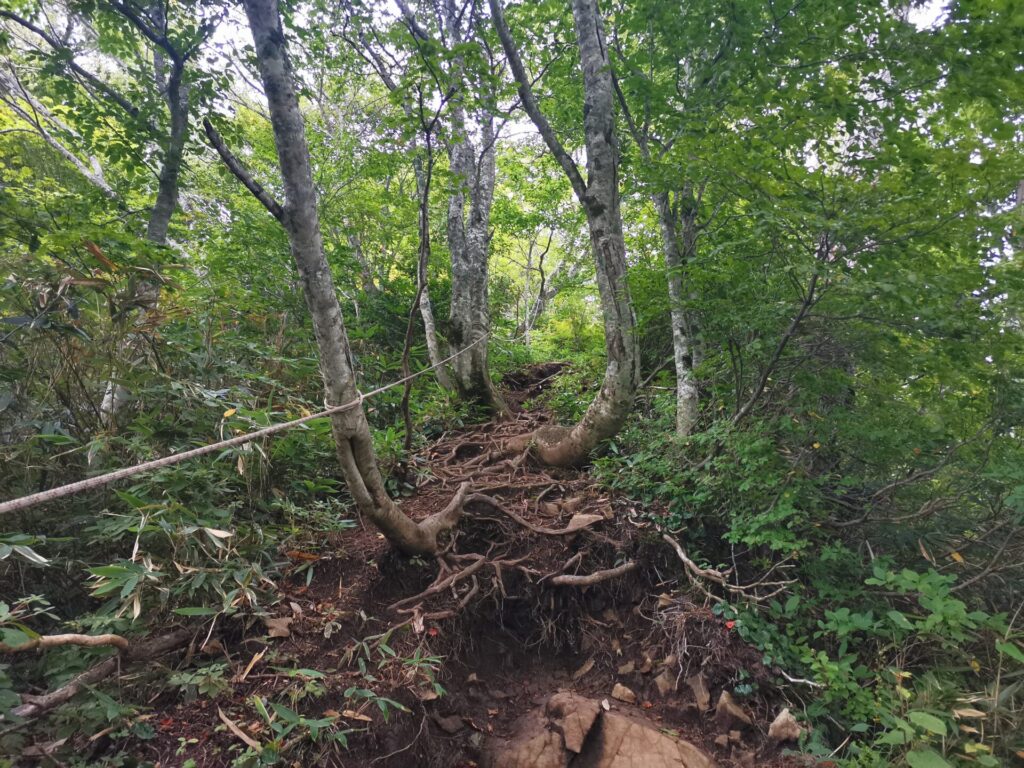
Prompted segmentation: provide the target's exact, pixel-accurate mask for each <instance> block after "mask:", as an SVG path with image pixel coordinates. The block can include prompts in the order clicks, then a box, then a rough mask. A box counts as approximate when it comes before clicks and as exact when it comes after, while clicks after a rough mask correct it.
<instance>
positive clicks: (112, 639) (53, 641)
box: [0, 634, 128, 653]
mask: <svg viewBox="0 0 1024 768" xmlns="http://www.w3.org/2000/svg"><path fill="white" fill-rule="evenodd" d="M59 645H84V646H89V647H96V646H100V645H113V646H115V647H117V648H120V649H121V650H122V651H127V650H128V641H127V640H125V639H124V638H123V637H121V636H120V635H77V634H67V635H42V636H40V637H36V638H33V639H32V640H29V641H28V642H27V643H22V644H21V645H6V644H5V643H0V653H21V652H22V651H31V650H32V649H33V648H55V647H57V646H59Z"/></svg>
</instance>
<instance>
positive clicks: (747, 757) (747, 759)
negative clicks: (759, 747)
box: [732, 749, 757, 768]
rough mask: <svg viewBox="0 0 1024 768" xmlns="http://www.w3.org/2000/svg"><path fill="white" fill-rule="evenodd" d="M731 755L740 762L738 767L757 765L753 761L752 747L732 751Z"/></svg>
mask: <svg viewBox="0 0 1024 768" xmlns="http://www.w3.org/2000/svg"><path fill="white" fill-rule="evenodd" d="M732 757H733V760H735V761H736V762H737V763H739V764H740V768H754V766H755V765H757V763H756V762H755V761H754V758H755V757H756V755H755V753H754V750H752V749H745V750H743V751H742V752H738V751H734V752H733V756H732Z"/></svg>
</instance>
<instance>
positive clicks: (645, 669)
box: [639, 654, 654, 675]
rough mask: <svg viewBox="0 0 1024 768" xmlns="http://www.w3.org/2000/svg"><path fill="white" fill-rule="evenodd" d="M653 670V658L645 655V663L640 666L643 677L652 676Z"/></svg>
mask: <svg viewBox="0 0 1024 768" xmlns="http://www.w3.org/2000/svg"><path fill="white" fill-rule="evenodd" d="M652 669H654V662H653V661H652V660H651V657H650V655H649V654H644V660H643V663H641V664H640V670H639V671H640V674H641V675H647V674H650V672H651V670H652Z"/></svg>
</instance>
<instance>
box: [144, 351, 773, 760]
mask: <svg viewBox="0 0 1024 768" xmlns="http://www.w3.org/2000/svg"><path fill="white" fill-rule="evenodd" d="M560 369H561V365H560V364H545V365H537V366H533V367H531V368H529V369H526V370H524V371H522V372H520V373H518V374H516V375H510V376H508V377H506V382H505V383H506V392H505V394H506V396H507V397H508V399H509V402H510V404H512V406H513V408H514V409H515V414H514V416H513V417H512V418H510V419H507V420H504V421H501V422H496V423H495V422H489V423H485V424H480V425H475V426H471V427H467V428H464V429H460V430H458V431H456V432H451V433H447V434H445V435H444V436H442V438H441V439H439V440H437V441H436V442H434V443H432V444H431V445H429V446H428V447H427V448H426V449H425V450H423V451H422V452H421V453H420V454H419V455H418V456H417V457H416V460H415V463H414V468H415V470H416V472H417V473H418V474H419V476H420V478H421V479H420V482H419V486H418V489H417V492H416V493H415V495H413V496H411V497H409V498H406V499H404V500H403V501H402V508H403V510H405V511H406V512H407V513H409V514H410V515H411V516H413V517H415V518H417V519H420V518H423V517H426V516H427V515H430V514H432V513H434V512H436V511H438V510H439V509H441V508H443V507H444V506H445V505H446V504H447V503H448V502H449V501H450V500H451V497H452V495H453V493H455V491H456V489H457V488H458V487H459V486H460V484H461V483H464V482H467V481H468V482H470V483H472V486H473V487H472V493H473V494H476V495H475V496H474V495H471V496H469V497H468V500H467V502H466V512H465V515H464V517H463V519H462V521H461V523H460V524H459V526H458V528H457V530H456V532H455V535H454V536H453V537H452V540H451V542H450V544H449V546H448V548H447V550H446V553H445V556H444V560H445V563H443V564H442V563H441V561H440V560H439V561H438V563H433V562H425V561H423V560H419V559H412V560H410V559H407V558H405V557H402V556H400V555H398V554H397V553H396V552H395V551H394V550H393V549H392V548H391V547H390V546H389V545H388V543H387V542H386V541H385V540H384V538H383V536H382V535H380V534H378V533H377V532H376V531H375V530H373V529H372V528H370V527H369V526H366V527H365V528H362V529H359V528H357V529H355V530H352V531H349V532H346V533H342V534H339V535H338V536H337V538H336V540H333V541H327V542H323V551H319V552H316V551H314V552H304V551H299V550H291V551H288V552H286V553H284V554H285V556H287V557H288V558H289V559H290V560H291V562H292V563H293V566H292V568H291V575H290V576H289V577H288V578H285V579H281V580H280V581H279V583H278V590H279V596H280V601H279V603H278V604H277V605H275V606H273V607H272V608H271V609H270V612H271V613H272V614H274V615H273V616H271V617H268V618H266V619H265V621H264V624H260V623H259V622H255V623H253V622H251V621H250V623H249V624H248V626H245V627H243V626H240V625H239V624H238V623H236V624H223V625H221V626H220V627H219V628H218V630H217V632H216V633H214V635H213V639H211V640H210V641H209V642H208V643H207V645H206V648H205V650H202V651H197V653H199V654H200V655H207V656H209V657H210V660H211V661H212V660H216V659H218V658H219V660H221V661H226V662H227V663H228V665H229V669H230V679H231V683H230V687H228V688H227V690H225V691H224V693H223V694H222V695H221V696H220V697H219V698H213V697H200V698H198V700H196V701H193V702H186V703H182V702H181V701H180V699H173V700H172V699H171V698H170V697H167V704H166V706H165V707H163V708H162V707H161V701H160V700H159V699H158V700H157V701H155V702H154V705H155V707H156V709H155V712H156V714H155V715H154V716H153V718H152V723H153V724H154V728H155V730H156V737H155V738H154V739H152V740H150V741H146V742H137V743H136V744H135V745H132V746H130V747H129V751H132V752H134V751H136V750H142V751H143V754H140V757H144V758H145V759H149V760H153V761H159V763H158V764H160V765H163V766H169V765H181V764H182V762H183V761H185V760H188V759H191V760H193V761H194V764H195V765H196V766H200V767H201V766H220V765H225V764H227V763H228V762H230V758H231V757H232V756H237V755H238V754H239V750H244V749H245V748H246V744H250V746H251V745H252V744H259V743H261V742H263V741H264V739H266V738H267V737H268V736H269V735H270V734H269V733H268V730H269V729H268V727H267V724H266V723H265V722H263V721H261V720H260V718H259V717H258V716H256V714H255V711H254V709H253V706H252V702H253V697H264V699H265V700H270V701H273V700H276V701H282V700H288V699H289V698H290V699H291V701H292V703H293V705H294V710H295V711H297V712H302V713H303V714H304V716H305V717H306V718H309V719H312V718H319V717H328V718H339V717H340V718H341V719H342V720H346V721H348V723H349V724H350V726H351V727H352V728H353V729H354V732H353V733H351V734H350V735H349V737H348V749H347V750H344V751H340V752H339V751H333V750H329V749H324V750H323V751H322V752H319V756H318V758H317V760H318V762H317V763H316V764H321V765H335V764H337V765H345V766H370V765H374V766H438V767H440V766H446V767H454V766H475V765H488V764H491V765H497V766H509V768H512V767H514V768H526V766H527V765H537V766H541V765H549V764H550V765H552V766H554V765H562V764H566V765H568V764H570V763H568V762H559V760H563V761H565V760H568V758H570V757H572V756H573V755H572V754H570V753H564V755H562V756H561V757H558V758H557V759H556V760H555V762H551V763H547V762H543V761H542V760H540V759H539V758H538V759H537V760H533V759H529V760H528V761H526V762H523V761H522V760H520V762H515V761H514V760H513V761H512V762H504V763H494V762H492V758H493V756H494V755H495V754H504V755H508V754H511V753H510V752H509V751H508V749H507V747H508V743H507V742H505V741H503V740H505V739H511V738H513V737H514V736H515V735H516V733H517V732H519V731H521V729H522V726H523V722H524V720H525V721H528V722H530V721H532V722H533V724H534V727H535V728H538V727H539V728H540V731H539V732H540V733H550V732H551V729H552V724H551V723H544V722H541V721H543V716H542V715H541V714H540V713H541V712H542V711H543V709H544V705H545V703H546V702H548V701H549V699H550V698H551V697H552V696H553V695H554V694H557V693H559V692H560V691H562V692H564V691H570V692H573V693H575V694H577V695H579V696H582V697H586V699H587V700H589V702H593V703H588V704H587V705H588V706H598V705H597V704H596V703H597V702H606V707H607V708H608V709H610V712H611V713H612V715H614V714H625V715H626V716H627V717H628V718H632V719H631V720H628V721H625V720H624V721H623V722H634V720H636V721H640V722H644V723H646V724H648V725H649V726H651V727H653V728H655V729H657V730H662V731H663V732H665V733H668V734H671V735H678V736H679V737H680V738H682V739H686V740H688V741H690V742H692V743H693V744H694V745H696V746H697V747H699V748H700V749H701V750H703V751H704V752H705V753H706V754H707V755H709V756H712V757H713V759H714V760H715V761H716V762H717V763H718V764H719V765H722V766H731V765H737V766H739V765H742V766H747V765H754V764H757V765H786V764H792V763H790V762H787V761H788V758H785V757H783V756H781V754H780V753H779V751H778V749H777V748H775V747H772V746H769V744H768V740H767V737H766V734H767V730H768V723H769V721H770V720H771V718H772V717H773V716H774V714H775V713H776V712H777V710H778V709H779V708H780V706H781V705H777V702H774V701H771V700H769V699H765V698H762V697H761V693H756V694H754V695H752V696H750V697H748V698H746V699H745V700H743V702H742V709H743V710H745V712H747V713H749V714H750V715H751V716H752V717H751V722H750V723H748V724H744V723H742V722H740V721H739V720H738V719H737V720H733V721H730V718H729V717H728V715H727V714H726V713H719V714H718V716H717V717H716V712H715V707H714V705H715V703H716V702H717V701H718V699H719V696H720V692H721V691H722V690H726V689H728V690H730V691H732V690H734V687H735V686H736V684H737V682H738V681H739V680H741V679H744V680H746V682H747V683H750V682H757V681H762V682H764V681H766V680H767V679H768V677H769V670H766V669H765V668H764V667H763V666H762V665H761V663H760V654H759V653H757V652H756V651H755V650H754V649H752V648H750V647H748V646H746V645H745V644H743V643H742V642H741V641H740V639H739V638H738V637H736V635H735V633H731V632H730V629H731V627H730V626H727V623H726V622H724V621H723V620H722V619H720V618H719V617H717V616H715V615H714V614H713V613H712V612H711V611H710V610H709V609H708V608H707V607H702V606H698V605H694V604H693V603H691V602H689V601H688V600H687V599H686V598H685V597H682V596H675V594H674V589H675V587H676V586H679V585H678V584H677V582H676V575H677V574H679V573H680V567H679V562H678V560H675V555H674V553H672V552H671V550H670V549H669V547H667V546H666V545H665V543H664V542H662V541H661V539H660V535H655V531H654V530H653V529H652V528H650V527H649V526H651V523H650V522H647V521H645V520H644V519H643V515H642V514H641V512H642V511H641V510H640V509H638V508H637V507H636V505H633V504H631V503H630V502H629V501H628V500H626V499H622V498H616V497H615V496H613V495H611V494H609V493H608V492H607V491H606V490H604V489H602V488H601V487H599V486H597V485H596V484H595V482H594V480H593V479H592V478H591V477H590V476H589V475H588V474H587V473H586V472H585V471H576V470H564V469H559V470H551V469H546V468H545V469H542V468H539V467H537V466H535V465H534V464H533V463H532V462H531V461H530V460H529V459H528V457H526V456H518V457H511V458H510V457H508V456H506V455H503V454H502V452H501V451H500V450H499V444H500V442H501V441H503V440H505V439H506V438H508V437H510V436H512V435H517V434H522V433H525V432H528V431H531V430H533V429H535V428H536V427H537V426H539V425H540V424H542V423H544V422H545V421H546V420H547V419H548V418H549V416H548V414H547V413H546V412H545V411H543V410H541V409H537V408H534V407H529V408H528V409H524V407H523V406H524V404H526V405H527V406H530V405H531V404H530V402H529V401H530V400H531V399H532V398H534V397H536V396H537V395H539V394H541V393H542V392H543V389H544V387H545V384H546V383H547V382H548V381H550V379H551V378H552V377H554V376H555V375H557V373H558V372H559V370H560ZM488 498H489V499H491V500H493V501H495V502H497V504H498V505H500V507H501V508H502V510H504V511H501V510H499V509H498V508H496V507H495V505H494V504H493V503H491V502H490V501H485V500H484V499H488ZM515 518H518V519H515ZM577 527H578V530H575V531H574V532H573V533H568V534H565V533H561V532H563V531H565V530H566V529H573V528H577ZM542 531H543V532H542ZM555 531H557V532H559V533H558V534H557V535H556V534H554V533H553V532H555ZM311 549H313V547H311ZM634 562H635V563H637V567H635V568H632V569H630V568H622V567H621V566H623V565H628V564H629V563H634ZM439 566H440V568H441V571H440V573H439V571H438V568H439ZM616 568H618V570H617V571H614V573H620V572H623V571H624V573H622V575H618V576H616V577H614V578H609V579H607V580H604V581H601V582H599V583H597V584H594V585H592V586H587V587H585V588H583V587H581V586H578V585H574V584H571V583H569V584H566V585H555V584H554V583H553V582H554V580H555V577H556V576H558V575H563V576H577V575H579V576H583V575H586V574H594V573H596V572H598V571H607V570H609V569H616ZM310 569H312V578H311V579H309V580H308V583H307V578H308V575H309V572H310ZM568 581H569V582H571V581H572V579H568ZM439 586H440V587H442V588H441V589H438V587H439ZM389 606H390V608H389ZM198 642H201V638H199V639H198V640H197V643H198ZM190 656H191V653H190ZM321 675H322V676H321ZM435 675H436V678H435ZM435 679H436V683H439V684H440V685H441V686H443V688H444V693H443V695H438V691H437V690H436V688H435V687H434V686H433V682H434V681H435ZM370 681H372V685H371V684H370ZM701 685H703V686H705V687H706V689H707V691H706V693H707V694H709V697H710V698H708V697H704V700H703V701H701V700H700V698H699V697H695V693H696V692H697V691H699V689H700V687H701ZM353 686H354V687H356V688H360V687H365V688H373V689H374V692H375V694H376V696H375V697H367V698H366V699H365V700H364V701H363V705H362V706H359V704H358V694H356V696H355V697H353V695H352V692H351V689H352V687H353ZM748 687H749V686H748ZM768 688H769V687H766V686H762V688H761V691H762V692H763V691H765V690H767V689H768ZM379 697H385V701H386V703H385V704H384V705H383V707H382V705H381V704H380V703H379V702H378V700H377V699H378V698H379ZM354 699H355V701H356V702H357V703H353V701H354ZM628 699H632V700H633V701H626V700H628ZM387 700H393V701H394V702H398V703H400V704H401V705H403V706H404V707H405V708H407V709H408V710H409V712H408V713H401V714H397V713H394V711H393V709H394V706H393V704H392V703H391V702H387ZM384 708H386V709H389V710H391V712H390V717H389V718H388V719H387V722H386V719H385V717H384V712H383V709H384ZM548 709H549V710H550V709H551V706H550V705H549V707H548ZM531 710H533V712H532V714H531ZM598 714H600V712H599V713H598ZM524 716H525V717H524ZM610 716H611V715H610ZM727 721H728V722H727ZM538 722H540V725H537V723H538ZM214 726H217V727H216V728H215V727H214ZM553 727H555V728H557V727H558V726H557V724H555V725H554V726H553ZM606 728H607V727H606ZM362 729H365V730H362ZM592 730H597V729H596V728H595V729H592ZM730 731H731V733H730ZM537 732H538V731H536V730H535V731H534V733H537ZM585 733H586V732H584V734H585ZM645 733H652V734H655V738H660V737H657V735H656V734H657V731H650V732H647V731H645ZM300 740H301V736H300V737H297V738H296V739H294V741H295V743H293V744H291V745H290V746H291V747H293V748H294V747H301V749H295V752H294V753H293V756H291V757H290V756H288V755H283V757H285V758H286V761H287V760H288V759H289V757H290V759H291V760H295V759H298V760H300V761H301V764H306V765H308V764H312V763H310V762H309V759H310V755H317V754H318V749H319V747H318V746H317V744H316V743H315V742H312V741H310V742H308V743H304V744H299V743H298V742H299V741H300ZM716 740H717V743H716ZM670 741H671V740H670ZM243 742H244V743H243ZM286 743H287V742H286ZM310 750H312V751H310ZM585 762H586V761H585V760H584V759H583V758H582V757H581V758H579V759H578V760H575V761H573V762H572V763H571V764H572V765H577V764H583V763H585ZM295 764H296V765H298V764H300V763H299V762H296V763H295ZM586 764H588V765H589V764H591V763H586ZM619 764H620V763H614V765H619ZM621 764H625V763H621ZM665 764H666V765H670V764H671V765H676V764H677V763H665ZM700 764H702V763H692V764H690V763H678V765H688V766H691V768H697V766H698V765H700ZM593 765H613V763H602V762H600V761H597V762H594V763H593Z"/></svg>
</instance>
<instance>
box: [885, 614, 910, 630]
mask: <svg viewBox="0 0 1024 768" xmlns="http://www.w3.org/2000/svg"><path fill="white" fill-rule="evenodd" d="M885 615H886V616H888V617H889V621H891V622H892V623H893V624H895V625H896V626H897V627H899V628H900V629H913V628H914V625H913V624H911V623H910V621H908V620H907V617H906V616H904V615H903V614H902V613H900V612H899V611H889V612H888V613H887V614H885Z"/></svg>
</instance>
